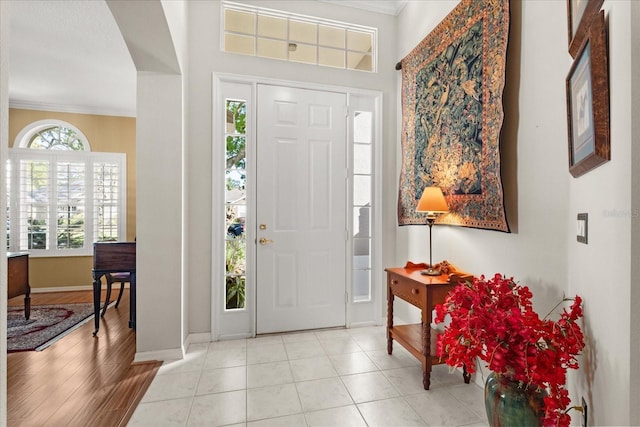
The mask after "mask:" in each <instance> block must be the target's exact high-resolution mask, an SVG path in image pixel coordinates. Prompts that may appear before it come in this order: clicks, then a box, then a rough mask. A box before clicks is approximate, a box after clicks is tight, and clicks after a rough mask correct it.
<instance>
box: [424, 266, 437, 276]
mask: <svg viewBox="0 0 640 427" xmlns="http://www.w3.org/2000/svg"><path fill="white" fill-rule="evenodd" d="M420 274H422V275H423V276H439V275H441V274H442V273H441V272H440V269H439V268H433V267H430V268H427V269H426V270H422V271H421V272H420Z"/></svg>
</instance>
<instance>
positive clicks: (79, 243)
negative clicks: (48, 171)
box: [55, 162, 86, 249]
mask: <svg viewBox="0 0 640 427" xmlns="http://www.w3.org/2000/svg"><path fill="white" fill-rule="evenodd" d="M85 169H86V165H85V164H84V163H79V162H58V163H57V164H56V172H57V173H56V193H55V198H56V201H57V206H58V210H57V218H56V219H57V230H56V237H57V245H58V249H79V248H83V247H85V244H86V243H85V204H86V203H85V187H86V185H85V181H86V173H85Z"/></svg>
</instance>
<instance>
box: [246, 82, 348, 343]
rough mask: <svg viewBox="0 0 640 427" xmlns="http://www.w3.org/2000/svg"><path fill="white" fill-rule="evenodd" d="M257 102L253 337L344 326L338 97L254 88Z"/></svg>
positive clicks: (342, 147)
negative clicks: (258, 334) (256, 92)
mask: <svg viewBox="0 0 640 427" xmlns="http://www.w3.org/2000/svg"><path fill="white" fill-rule="evenodd" d="M257 100H258V116H257V117H258V127H257V129H258V137H257V184H256V199H257V200H256V201H257V204H256V207H257V224H262V225H263V226H264V227H263V226H260V225H259V226H258V230H257V231H256V236H257V240H258V248H257V259H256V263H257V264H256V265H257V270H256V271H257V274H256V287H257V288H256V291H257V299H258V300H257V332H258V333H267V332H282V331H292V330H302V329H312V328H323V327H332V326H344V325H345V309H346V306H345V304H346V301H345V290H346V286H345V280H346V242H345V237H346V208H345V206H346V118H345V106H346V95H345V94H339V93H332V92H320V91H312V90H306V89H295V88H286V87H280V86H269V85H258V99H257ZM261 239H264V240H261Z"/></svg>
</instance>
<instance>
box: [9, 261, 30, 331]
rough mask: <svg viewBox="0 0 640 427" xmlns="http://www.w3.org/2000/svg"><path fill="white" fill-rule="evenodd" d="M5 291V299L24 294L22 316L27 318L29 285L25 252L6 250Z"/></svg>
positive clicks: (27, 262)
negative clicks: (6, 296) (6, 295)
mask: <svg viewBox="0 0 640 427" xmlns="http://www.w3.org/2000/svg"><path fill="white" fill-rule="evenodd" d="M7 293H8V298H7V299H11V298H15V297H17V296H19V295H24V317H25V319H27V320H29V316H31V286H29V254H28V253H27V252H7Z"/></svg>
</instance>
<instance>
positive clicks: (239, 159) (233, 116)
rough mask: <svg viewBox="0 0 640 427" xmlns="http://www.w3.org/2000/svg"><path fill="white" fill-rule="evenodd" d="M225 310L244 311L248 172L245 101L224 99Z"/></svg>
mask: <svg viewBox="0 0 640 427" xmlns="http://www.w3.org/2000/svg"><path fill="white" fill-rule="evenodd" d="M225 112H226V129H225V145H226V149H225V152H226V169H225V230H226V232H225V236H226V237H225V291H226V292H225V295H226V298H225V310H237V309H244V308H245V296H246V292H245V290H246V282H247V268H246V267H247V237H246V236H247V234H246V232H245V224H246V218H247V190H246V189H247V172H246V161H247V154H246V147H247V136H246V117H247V103H246V101H244V100H233V99H227V100H225Z"/></svg>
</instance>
